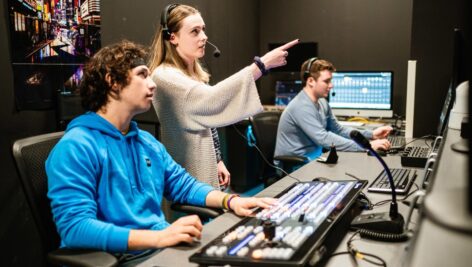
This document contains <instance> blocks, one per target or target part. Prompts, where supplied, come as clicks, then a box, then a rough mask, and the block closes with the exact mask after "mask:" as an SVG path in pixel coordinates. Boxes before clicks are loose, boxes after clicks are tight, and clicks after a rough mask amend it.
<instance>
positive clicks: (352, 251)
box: [330, 231, 387, 267]
mask: <svg viewBox="0 0 472 267" xmlns="http://www.w3.org/2000/svg"><path fill="white" fill-rule="evenodd" d="M358 234H360V232H359V231H356V232H354V234H352V235H351V237H350V238H349V240H348V241H347V242H346V246H347V251H342V252H337V253H333V254H331V255H330V257H335V256H339V255H344V254H349V255H350V256H351V259H352V260H353V263H354V266H359V263H358V262H357V260H358V259H359V260H363V261H366V262H368V263H370V264H373V265H376V266H383V267H387V263H386V262H385V260H384V259H382V258H381V257H379V256H377V255H375V254H372V253H367V252H363V251H360V250H357V249H356V248H355V247H354V245H353V244H352V242H353V241H354V237H355V236H356V235H358Z"/></svg>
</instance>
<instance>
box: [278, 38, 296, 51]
mask: <svg viewBox="0 0 472 267" xmlns="http://www.w3.org/2000/svg"><path fill="white" fill-rule="evenodd" d="M298 42H300V39H295V40H293V41H290V42H288V43H286V44H284V45H281V46H279V47H278V49H281V50H287V49H289V48H290V47H292V46H294V45H296V44H298Z"/></svg>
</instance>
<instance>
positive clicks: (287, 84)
mask: <svg viewBox="0 0 472 267" xmlns="http://www.w3.org/2000/svg"><path fill="white" fill-rule="evenodd" d="M302 89H303V86H302V81H300V80H292V81H276V82H275V105H276V106H287V105H288V103H289V102H290V101H291V100H292V99H293V98H294V97H295V96H296V95H297V94H298V92H300V91H301V90H302Z"/></svg>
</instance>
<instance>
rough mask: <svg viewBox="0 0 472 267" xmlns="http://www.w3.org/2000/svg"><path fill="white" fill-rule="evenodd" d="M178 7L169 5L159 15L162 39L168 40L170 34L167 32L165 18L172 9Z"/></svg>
mask: <svg viewBox="0 0 472 267" xmlns="http://www.w3.org/2000/svg"><path fill="white" fill-rule="evenodd" d="M177 6H179V4H169V5H167V6H166V7H165V8H164V10H162V14H161V26H162V34H163V36H164V39H166V40H169V39H170V35H171V34H172V32H170V31H169V27H168V26H167V17H168V16H169V13H170V12H171V11H172V9H174V8H176V7H177Z"/></svg>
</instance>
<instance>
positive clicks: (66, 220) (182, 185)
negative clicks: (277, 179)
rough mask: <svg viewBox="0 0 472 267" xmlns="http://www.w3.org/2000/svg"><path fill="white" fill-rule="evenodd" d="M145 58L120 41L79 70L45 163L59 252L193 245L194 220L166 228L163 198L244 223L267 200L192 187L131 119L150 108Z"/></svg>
mask: <svg viewBox="0 0 472 267" xmlns="http://www.w3.org/2000/svg"><path fill="white" fill-rule="evenodd" d="M144 56H145V53H144V50H143V49H142V48H140V47H139V46H137V45H135V44H133V43H131V42H127V41H123V42H120V43H118V44H115V45H111V46H108V47H104V48H102V49H101V50H100V51H99V52H98V53H97V54H96V55H95V56H94V57H93V58H91V59H90V61H89V63H88V64H87V65H86V67H85V68H84V75H83V79H82V81H81V85H80V94H81V97H82V105H83V106H84V108H86V109H87V110H89V111H88V112H87V113H86V114H84V115H82V116H79V117H78V118H76V119H74V120H73V121H72V122H71V123H70V124H69V126H68V127H67V130H66V133H65V135H64V136H63V138H62V139H61V140H60V141H59V143H58V144H57V145H56V146H55V147H54V149H53V150H52V152H51V154H50V155H49V158H48V159H47V162H46V171H47V175H48V187H49V191H48V197H49V198H50V200H51V207H52V213H53V217H54V221H55V223H56V226H57V230H58V232H59V234H60V237H61V239H62V246H63V247H68V248H83V249H98V250H105V251H109V252H128V251H138V250H145V249H156V248H163V247H167V246H173V245H176V244H178V243H180V242H185V243H192V242H193V241H194V239H195V238H197V239H199V238H200V237H201V231H202V224H201V222H200V220H199V218H198V217H197V216H196V215H192V216H185V217H182V218H180V219H178V220H177V221H176V222H174V223H172V224H169V223H168V222H167V221H166V220H165V218H164V214H163V212H162V209H161V204H162V197H163V196H165V197H166V198H167V199H169V200H172V201H177V202H181V203H189V204H193V205H199V206H209V207H218V208H220V207H222V206H224V207H225V208H227V209H229V210H233V211H234V212H235V213H236V214H237V215H242V216H247V215H249V214H251V209H252V208H254V207H261V208H267V207H269V205H271V204H273V203H274V201H275V200H274V199H272V198H241V197H238V196H237V195H228V194H225V193H223V192H220V191H219V190H217V189H215V188H213V187H211V186H210V185H208V184H205V183H201V182H198V181H197V180H196V179H194V178H193V177H192V176H190V175H189V174H188V173H187V172H186V171H185V169H183V168H182V167H181V166H180V165H178V164H177V163H175V162H174V160H173V159H172V158H171V157H170V156H169V154H168V153H167V151H166V150H165V148H164V146H163V145H162V144H161V143H159V142H158V141H157V140H156V139H155V138H154V137H153V136H152V135H151V134H149V133H148V132H146V131H142V130H140V129H139V128H138V127H137V124H136V122H134V121H131V119H132V118H133V117H134V116H135V115H136V114H139V113H142V112H145V111H147V110H148V109H149V108H150V107H151V103H152V97H153V94H154V91H155V89H156V84H155V83H154V82H153V81H152V79H151V78H150V76H149V75H150V72H149V69H148V67H147V66H146V64H145V61H144V59H143V58H144Z"/></svg>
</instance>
